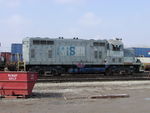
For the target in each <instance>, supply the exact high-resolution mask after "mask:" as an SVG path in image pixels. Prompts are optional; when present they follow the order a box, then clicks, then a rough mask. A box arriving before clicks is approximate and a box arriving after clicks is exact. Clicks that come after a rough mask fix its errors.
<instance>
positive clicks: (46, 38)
mask: <svg viewBox="0 0 150 113" xmlns="http://www.w3.org/2000/svg"><path fill="white" fill-rule="evenodd" d="M29 40H64V41H91V42H92V41H93V42H94V41H102V42H106V41H107V40H105V39H98V40H95V39H79V38H75V39H74V38H72V39H71V38H65V39H64V38H62V37H60V38H49V37H26V38H24V39H23V41H29Z"/></svg>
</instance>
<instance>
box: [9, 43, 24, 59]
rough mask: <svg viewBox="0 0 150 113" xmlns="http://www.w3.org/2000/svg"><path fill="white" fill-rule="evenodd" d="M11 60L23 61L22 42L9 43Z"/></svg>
mask: <svg viewBox="0 0 150 113" xmlns="http://www.w3.org/2000/svg"><path fill="white" fill-rule="evenodd" d="M11 53H12V58H11V61H12V62H18V61H23V57H22V44H17V43H14V44H12V45H11Z"/></svg>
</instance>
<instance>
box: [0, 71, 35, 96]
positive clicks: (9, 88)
mask: <svg viewBox="0 0 150 113" xmlns="http://www.w3.org/2000/svg"><path fill="white" fill-rule="evenodd" d="M37 76H38V75H37V73H32V72H0V95H2V96H29V95H31V94H32V89H33V87H34V84H35V82H36V80H37Z"/></svg>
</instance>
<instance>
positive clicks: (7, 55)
mask: <svg viewBox="0 0 150 113" xmlns="http://www.w3.org/2000/svg"><path fill="white" fill-rule="evenodd" d="M1 57H3V59H5V60H6V64H9V63H10V61H11V53H10V52H1Z"/></svg>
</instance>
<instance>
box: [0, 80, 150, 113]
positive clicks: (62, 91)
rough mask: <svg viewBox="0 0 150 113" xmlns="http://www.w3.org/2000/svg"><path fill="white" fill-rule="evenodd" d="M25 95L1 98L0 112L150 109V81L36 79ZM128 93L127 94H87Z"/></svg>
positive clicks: (134, 112) (132, 112) (139, 112)
mask: <svg viewBox="0 0 150 113" xmlns="http://www.w3.org/2000/svg"><path fill="white" fill-rule="evenodd" d="M33 93H34V96H33V97H32V98H29V99H1V100H0V113H150V81H114V82H82V83H80V82H74V83H37V84H36V85H35V87H34V90H33ZM109 94H129V95H130V97H128V98H113V99H111V98H105V99H91V98H90V97H91V96H95V95H96V96H97V95H109Z"/></svg>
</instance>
